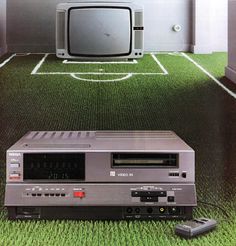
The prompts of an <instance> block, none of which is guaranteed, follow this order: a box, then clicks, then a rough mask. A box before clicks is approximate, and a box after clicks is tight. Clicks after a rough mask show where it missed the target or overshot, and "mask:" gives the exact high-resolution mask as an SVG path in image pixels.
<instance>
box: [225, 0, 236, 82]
mask: <svg viewBox="0 0 236 246" xmlns="http://www.w3.org/2000/svg"><path fill="white" fill-rule="evenodd" d="M235 13H236V0H229V29H228V31H229V36H228V43H229V47H228V52H229V53H228V66H227V67H226V70H225V73H226V77H228V78H229V79H230V80H232V81H233V82H235V83H236V14H235Z"/></svg>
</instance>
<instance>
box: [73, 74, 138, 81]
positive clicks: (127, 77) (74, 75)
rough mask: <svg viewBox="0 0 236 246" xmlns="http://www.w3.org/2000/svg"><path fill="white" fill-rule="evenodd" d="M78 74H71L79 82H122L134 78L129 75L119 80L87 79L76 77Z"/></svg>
mask: <svg viewBox="0 0 236 246" xmlns="http://www.w3.org/2000/svg"><path fill="white" fill-rule="evenodd" d="M76 75H77V74H74V73H71V77H72V78H74V79H78V80H82V81H90V82H116V81H122V80H126V79H129V78H131V77H132V76H133V74H132V73H128V74H127V75H126V76H124V77H122V78H117V79H103V80H101V79H85V78H80V77H78V76H76Z"/></svg>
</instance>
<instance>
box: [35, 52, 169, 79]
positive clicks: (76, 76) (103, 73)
mask: <svg viewBox="0 0 236 246" xmlns="http://www.w3.org/2000/svg"><path fill="white" fill-rule="evenodd" d="M49 55H50V53H46V54H44V57H43V58H42V59H41V60H40V61H39V63H38V64H37V65H36V66H35V68H34V69H33V71H32V72H31V74H32V75H70V76H71V77H73V78H74V79H78V80H83V81H91V82H115V81H121V80H125V79H129V78H131V77H132V76H133V75H144V76H153V75H167V74H168V72H167V70H166V69H165V68H164V66H163V65H162V64H161V63H160V62H159V60H158V59H157V58H156V57H155V55H151V56H152V58H153V59H154V61H155V62H156V63H157V65H158V66H159V67H160V68H161V70H162V71H163V72H162V73H129V72H128V73H125V72H122V73H112V72H110V73H109V72H108V73H105V72H38V71H39V69H40V68H41V66H42V65H43V63H44V62H45V60H46V59H47V57H48V56H49ZM134 61H135V62H134ZM134 61H132V64H136V63H137V61H136V60H134ZM95 62H96V61H95ZM118 62H119V61H118ZM63 63H65V61H64V62H63ZM76 63H78V62H76ZM82 63H85V62H82ZM88 63H90V64H91V62H88ZM96 63H97V62H96ZM110 63H111V62H108V64H110ZM115 63H116V64H117V62H115ZM122 63H124V62H122ZM125 63H126V64H127V62H125ZM98 64H104V62H99V63H98ZM79 75H125V76H124V77H122V78H117V79H108V80H96V79H86V78H81V77H80V76H79Z"/></svg>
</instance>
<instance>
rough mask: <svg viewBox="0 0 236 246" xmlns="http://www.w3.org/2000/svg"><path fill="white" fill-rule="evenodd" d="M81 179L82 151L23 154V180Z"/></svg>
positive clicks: (82, 177) (83, 167)
mask: <svg viewBox="0 0 236 246" xmlns="http://www.w3.org/2000/svg"><path fill="white" fill-rule="evenodd" d="M27 180H41V181H43V180H45V181H47V182H53V181H58V180H61V181H67V182H70V181H83V180H85V154H84V153H44V154H41V153H39V154H38V153H34V154H24V181H27Z"/></svg>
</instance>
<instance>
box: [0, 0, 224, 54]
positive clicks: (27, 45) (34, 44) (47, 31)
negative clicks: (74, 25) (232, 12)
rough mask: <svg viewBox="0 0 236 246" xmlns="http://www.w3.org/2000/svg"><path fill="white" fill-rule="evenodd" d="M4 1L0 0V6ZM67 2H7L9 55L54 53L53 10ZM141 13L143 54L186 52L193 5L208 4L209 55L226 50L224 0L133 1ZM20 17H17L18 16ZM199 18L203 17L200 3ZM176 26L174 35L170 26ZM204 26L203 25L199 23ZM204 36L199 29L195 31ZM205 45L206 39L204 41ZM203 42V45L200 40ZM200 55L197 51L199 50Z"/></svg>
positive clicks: (192, 37)
mask: <svg viewBox="0 0 236 246" xmlns="http://www.w3.org/2000/svg"><path fill="white" fill-rule="evenodd" d="M2 1H6V0H0V2H2ZM66 1H67V0H33V1H32V0H7V44H8V47H9V51H10V52H27V51H28V52H55V34H54V33H55V9H56V4H57V3H59V2H66ZM133 1H134V2H136V3H140V4H142V5H143V6H144V9H145V16H144V22H145V50H146V51H180V50H181V51H186V50H190V48H191V46H192V45H193V44H194V35H193V34H194V29H193V2H194V1H204V2H205V5H206V3H207V2H208V1H212V3H213V4H212V6H211V11H210V13H207V16H208V18H209V19H210V20H211V23H213V24H211V25H210V28H211V33H212V34H211V45H210V46H209V47H210V48H211V51H222V50H226V47H227V39H226V37H227V19H226V17H227V0H133ZM19 13H20V14H19ZM199 13H200V15H204V14H205V13H206V11H205V9H204V3H203V6H202V9H201V11H200V12H199ZM175 24H180V25H181V26H182V30H181V32H179V33H176V32H174V31H173V30H172V27H173V25H175ZM203 25H204V23H203ZM199 31H200V35H201V32H204V28H203V29H201V28H200V29H199ZM206 41H207V42H208V41H209V40H208V38H206ZM203 42H205V41H204V40H203ZM200 51H201V50H200Z"/></svg>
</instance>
